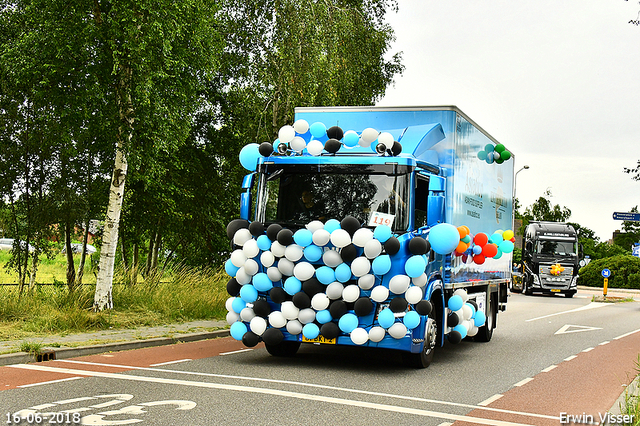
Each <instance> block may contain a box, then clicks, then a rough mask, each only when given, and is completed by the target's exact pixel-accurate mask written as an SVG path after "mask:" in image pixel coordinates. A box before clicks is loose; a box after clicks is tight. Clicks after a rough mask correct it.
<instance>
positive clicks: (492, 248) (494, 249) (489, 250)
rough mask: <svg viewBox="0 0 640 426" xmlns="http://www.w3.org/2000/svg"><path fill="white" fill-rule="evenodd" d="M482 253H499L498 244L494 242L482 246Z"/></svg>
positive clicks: (487, 255)
mask: <svg viewBox="0 0 640 426" xmlns="http://www.w3.org/2000/svg"><path fill="white" fill-rule="evenodd" d="M482 254H483V255H484V256H485V257H493V256H495V255H496V254H498V246H497V245H495V244H493V243H490V244H487V245H486V246H484V247H483V248H482Z"/></svg>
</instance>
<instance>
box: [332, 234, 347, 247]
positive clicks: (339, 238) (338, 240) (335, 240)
mask: <svg viewBox="0 0 640 426" xmlns="http://www.w3.org/2000/svg"><path fill="white" fill-rule="evenodd" d="M331 244H333V245H334V246H336V247H338V248H342V247H345V246H348V245H349V244H351V235H349V233H348V232H347V231H346V230H345V229H336V230H335V231H333V232H332V233H331Z"/></svg>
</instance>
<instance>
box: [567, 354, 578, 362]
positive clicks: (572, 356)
mask: <svg viewBox="0 0 640 426" xmlns="http://www.w3.org/2000/svg"><path fill="white" fill-rule="evenodd" d="M574 358H578V357H577V356H576V355H571V356H569V357H566V358H565V359H564V360H565V361H571V360H572V359H574Z"/></svg>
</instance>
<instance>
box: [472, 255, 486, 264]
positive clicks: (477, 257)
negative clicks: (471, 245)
mask: <svg viewBox="0 0 640 426" xmlns="http://www.w3.org/2000/svg"><path fill="white" fill-rule="evenodd" d="M484 260H485V257H484V256H483V255H481V254H476V255H475V256H473V261H474V262H475V263H477V264H478V265H482V264H483V263H484Z"/></svg>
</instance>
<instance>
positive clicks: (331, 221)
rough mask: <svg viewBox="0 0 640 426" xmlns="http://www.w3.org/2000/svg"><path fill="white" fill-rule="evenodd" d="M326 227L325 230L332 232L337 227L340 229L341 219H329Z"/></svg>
mask: <svg viewBox="0 0 640 426" xmlns="http://www.w3.org/2000/svg"><path fill="white" fill-rule="evenodd" d="M324 229H325V231H328V232H329V233H332V232H333V231H335V230H336V229H340V221H339V220H337V219H329V220H328V221H327V222H326V223H325V224H324Z"/></svg>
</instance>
